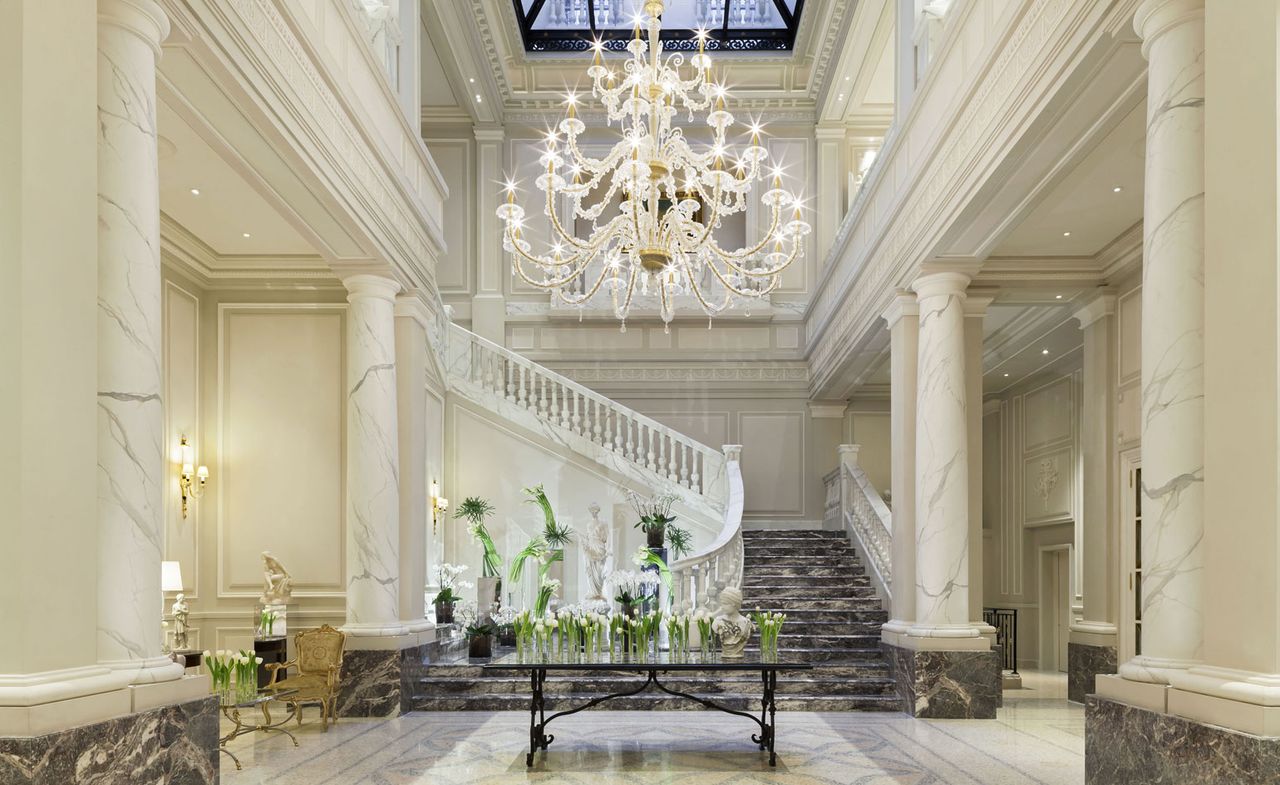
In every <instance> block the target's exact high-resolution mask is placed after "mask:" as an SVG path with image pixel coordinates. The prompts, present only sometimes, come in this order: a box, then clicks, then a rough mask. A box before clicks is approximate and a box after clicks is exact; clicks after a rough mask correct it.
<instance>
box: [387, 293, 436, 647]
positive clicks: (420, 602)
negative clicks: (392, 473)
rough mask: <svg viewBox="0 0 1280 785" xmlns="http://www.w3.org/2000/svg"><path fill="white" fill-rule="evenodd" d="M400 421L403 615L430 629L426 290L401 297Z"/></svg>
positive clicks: (413, 626) (412, 626) (414, 626)
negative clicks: (423, 296)
mask: <svg viewBox="0 0 1280 785" xmlns="http://www.w3.org/2000/svg"><path fill="white" fill-rule="evenodd" d="M395 315H396V408H397V410H398V411H397V418H396V421H397V423H398V426H399V431H398V433H397V440H398V443H399V449H400V457H399V461H400V463H399V471H400V520H399V524H400V620H401V621H402V622H403V623H404V625H405V627H406V628H407V629H408V630H409V631H411V632H414V631H418V630H422V629H425V628H426V627H427V626H428V622H427V620H426V608H425V597H424V596H423V591H424V589H425V587H426V585H427V530H428V528H429V527H430V526H431V523H430V520H429V518H430V513H429V509H430V506H431V499H430V498H428V490H429V489H428V487H427V388H426V379H427V364H428V359H427V358H428V353H429V352H430V351H431V349H430V347H429V346H428V345H427V326H428V323H429V319H430V312H429V311H428V310H427V307H426V304H425V303H424V302H423V301H422V299H421V298H420V293H416V292H408V293H405V294H402V295H400V296H398V297H397V298H396V303H395Z"/></svg>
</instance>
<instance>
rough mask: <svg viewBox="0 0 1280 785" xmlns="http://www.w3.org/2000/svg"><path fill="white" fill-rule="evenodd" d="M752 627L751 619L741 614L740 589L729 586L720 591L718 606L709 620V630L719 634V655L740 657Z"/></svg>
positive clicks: (730, 657)
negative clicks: (710, 620)
mask: <svg viewBox="0 0 1280 785" xmlns="http://www.w3.org/2000/svg"><path fill="white" fill-rule="evenodd" d="M754 628H755V625H754V624H753V623H752V622H751V620H750V619H748V618H747V617H746V616H743V615H742V590H741V589H736V588H734V587H732V586H729V587H727V588H725V590H724V591H722V592H720V607H719V608H717V609H716V614H715V620H714V621H712V622H711V631H712V632H714V633H715V634H716V635H718V636H720V653H721V656H723V657H725V658H726V659H733V658H736V657H741V656H742V650H743V649H745V648H746V646H747V640H748V639H749V638H750V637H751V631H752V629H754Z"/></svg>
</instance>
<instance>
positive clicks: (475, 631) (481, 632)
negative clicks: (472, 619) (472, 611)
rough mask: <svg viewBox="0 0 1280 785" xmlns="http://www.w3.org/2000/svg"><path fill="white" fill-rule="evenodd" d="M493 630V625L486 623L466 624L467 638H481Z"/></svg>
mask: <svg viewBox="0 0 1280 785" xmlns="http://www.w3.org/2000/svg"><path fill="white" fill-rule="evenodd" d="M493 632H494V628H493V625H492V624H487V623H477V624H468V625H467V629H466V633H467V639H468V640H470V639H471V638H483V637H484V636H486V635H492V634H493Z"/></svg>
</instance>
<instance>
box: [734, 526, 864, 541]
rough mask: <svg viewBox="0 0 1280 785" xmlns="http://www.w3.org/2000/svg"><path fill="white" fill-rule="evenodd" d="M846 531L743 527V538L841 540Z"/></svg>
mask: <svg viewBox="0 0 1280 785" xmlns="http://www.w3.org/2000/svg"><path fill="white" fill-rule="evenodd" d="M844 536H845V534H844V532H842V531H837V530H835V529H743V530H742V539H743V540H752V541H754V540H776V539H786V540H840V539H844Z"/></svg>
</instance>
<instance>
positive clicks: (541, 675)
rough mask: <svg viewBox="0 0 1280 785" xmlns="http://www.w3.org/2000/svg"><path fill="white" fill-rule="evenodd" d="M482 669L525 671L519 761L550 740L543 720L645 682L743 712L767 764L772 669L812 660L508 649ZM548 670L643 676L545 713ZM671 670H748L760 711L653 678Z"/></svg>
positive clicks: (800, 666) (773, 760) (528, 761)
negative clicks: (525, 746)
mask: <svg viewBox="0 0 1280 785" xmlns="http://www.w3.org/2000/svg"><path fill="white" fill-rule="evenodd" d="M484 668H485V670H495V671H497V670H508V671H512V670H514V671H522V670H527V671H529V685H530V689H531V691H532V694H531V701H530V704H529V753H528V754H527V755H525V759H524V762H525V765H526V766H532V765H533V755H534V753H536V752H537V751H538V750H539V749H541V750H546V749H547V745H549V744H550V743H551V742H552V741H554V740H555V736H552V735H550V734H548V733H547V732H546V729H547V725H548V724H550V722H551V721H552V720H554V719H556V718H557V717H566V716H568V715H570V714H577V713H578V712H580V711H583V710H584V709H589V708H591V707H592V706H595V705H597V704H600V703H603V702H604V701H607V700H611V699H613V698H625V697H627V696H628V695H637V694H639V693H641V692H644V691H645V690H647V689H649V687H650V686H652V687H654V688H655V689H658V690H661V691H662V692H665V693H667V694H668V695H674V696H676V697H679V698H686V699H688V700H691V701H694V702H696V703H700V704H702V705H703V706H706V707H707V708H710V709H716V710H717V711H722V712H724V713H725V714H733V715H735V716H738V717H745V718H747V719H749V720H751V721H752V722H754V723H756V724H757V725H759V726H760V733H759V734H754V733H753V734H752V735H751V740H752V741H753V742H755V743H756V744H757V745H759V747H760V749H761V750H768V752H769V765H770V766H777V765H778V756H777V754H776V753H775V752H774V738H775V734H774V728H775V718H774V714H775V711H776V707H775V704H774V691H775V690H776V688H777V685H778V672H779V671H790V670H811V669H812V668H813V666H812V665H810V664H809V663H806V662H800V661H797V660H788V659H786V658H780V657H776V656H771V657H766V658H762V657H761V656H760V655H759V654H758V653H756V654H747V655H746V656H745V657H742V658H738V659H724V658H723V657H721V656H720V654H719V653H711V654H706V655H704V654H702V653H701V652H691V653H689V654H674V655H673V654H670V653H663V654H659V655H653V654H649V655H641V656H636V657H633V656H630V655H617V654H614V655H610V654H603V655H592V656H587V655H584V654H576V653H569V654H565V655H549V656H544V655H531V654H520V653H517V654H508V655H507V656H505V657H502V658H501V659H498V660H494V661H493V662H491V663H488V664H486V665H485V666H484ZM548 671H568V672H573V671H597V672H598V671H621V672H624V673H635V674H636V676H637V677H644V678H643V681H637V683H636V686H635V687H634V688H633V689H629V690H626V691H624V692H616V693H612V694H609V695H603V696H601V697H599V698H594V699H592V700H589V701H587V702H586V703H583V704H582V705H581V706H576V707H574V708H572V709H565V710H564V711H558V712H555V713H554V714H552V715H551V716H549V717H548V716H547V714H546V710H545V702H544V699H543V695H542V688H543V684H544V683H545V682H546V680H547V672H548ZM672 671H718V672H723V673H729V672H743V671H746V672H752V671H756V672H759V673H760V688H761V701H760V716H759V717H756V716H755V715H754V714H751V713H748V712H745V711H738V710H736V709H731V708H729V707H727V706H723V705H721V704H719V703H716V702H715V701H712V700H708V699H706V698H704V697H701V696H698V695H691V694H689V693H687V692H680V691H678V690H673V689H670V688H669V687H666V686H665V685H663V684H662V682H661V681H659V679H658V675H659V674H663V673H668V672H672Z"/></svg>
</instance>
